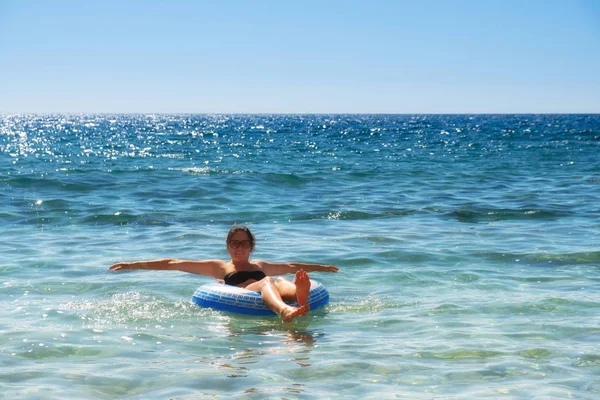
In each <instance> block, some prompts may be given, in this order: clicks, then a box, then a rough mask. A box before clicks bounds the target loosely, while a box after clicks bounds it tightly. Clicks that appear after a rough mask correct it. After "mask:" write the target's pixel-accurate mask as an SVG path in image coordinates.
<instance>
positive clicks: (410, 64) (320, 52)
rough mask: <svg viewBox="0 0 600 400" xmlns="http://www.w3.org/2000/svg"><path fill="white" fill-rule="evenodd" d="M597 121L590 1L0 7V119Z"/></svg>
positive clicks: (599, 81) (151, 1)
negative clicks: (347, 116)
mask: <svg viewBox="0 0 600 400" xmlns="http://www.w3.org/2000/svg"><path fill="white" fill-rule="evenodd" d="M15 112H16V113H21V112H40V113H46V112H73V113H79V112H122V113H128V112H148V113H152V112H164V113H172V112H174V113H191V112H198V113H529V112H531V113H554V112H564V113H576V112H581V113H598V112H600V0H563V1H556V0H519V1H517V0H489V1H488V0H471V1H466V0H448V1H443V0H440V1H430V0H424V1H417V0H414V1H403V0H397V1H393V0H389V1H384V0H379V1H378V0H361V1H354V0H346V1H341V0H340V1H333V0H332V1H327V0H321V1H312V0H303V1H287V0H273V1H261V0H247V1H241V0H240V1H228V0H206V1H202V0H197V1H193V0H189V1H183V0H172V1H167V0H165V1H158V0H147V1H141V0H119V1H112V0H103V1H92V0H89V1H84V0H78V1H69V0H53V1H50V0H46V1H43V0H38V1H36V0H0V113H15Z"/></svg>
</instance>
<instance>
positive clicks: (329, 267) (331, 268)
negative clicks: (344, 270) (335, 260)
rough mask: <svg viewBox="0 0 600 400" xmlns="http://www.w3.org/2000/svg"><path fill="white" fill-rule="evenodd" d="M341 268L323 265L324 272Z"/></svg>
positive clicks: (336, 270)
mask: <svg viewBox="0 0 600 400" xmlns="http://www.w3.org/2000/svg"><path fill="white" fill-rule="evenodd" d="M339 270H340V269H339V268H338V267H334V266H333V265H321V271H323V272H338V271H339Z"/></svg>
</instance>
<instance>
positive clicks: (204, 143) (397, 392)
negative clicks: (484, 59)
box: [0, 114, 600, 400]
mask: <svg viewBox="0 0 600 400" xmlns="http://www.w3.org/2000/svg"><path fill="white" fill-rule="evenodd" d="M234 224H246V225H248V226H249V227H250V228H251V229H252V230H253V231H254V233H255V235H256V237H257V246H256V249H255V252H254V255H253V257H254V258H260V259H265V260H271V261H300V262H315V263H325V264H332V265H336V266H337V267H339V268H340V271H339V272H338V273H312V274H311V278H312V279H315V280H318V281H319V282H321V283H323V284H324V285H325V286H326V287H327V288H328V290H329V293H330V296H331V301H330V304H329V305H328V306H327V307H325V309H324V310H322V311H321V310H319V311H317V312H314V313H312V314H310V315H309V316H308V317H306V318H302V319H299V320H296V321H295V322H294V323H291V324H283V323H281V322H280V321H279V320H278V319H277V318H276V317H272V318H270V317H259V318H257V317H244V316H237V315H233V314H227V313H223V312H219V311H214V310H210V309H201V308H199V307H198V306H196V305H194V304H193V303H191V296H192V294H193V292H194V290H195V289H196V288H198V287H199V286H200V285H202V284H205V283H208V282H212V281H213V279H212V278H209V277H205V276H199V275H193V274H186V273H183V272H167V271H127V272H113V271H108V270H107V268H108V267H109V266H110V265H111V264H113V263H116V262H119V261H135V260H151V259H157V258H165V257H171V258H182V259H214V258H220V259H225V258H226V257H227V252H226V249H225V235H226V233H227V231H228V229H229V228H230V227H231V226H232V225H234ZM0 257H1V262H0V397H4V398H7V399H65V398H73V399H75V398H77V399H204V398H215V399H220V398H223V399H230V398H236V399H283V398H285V399H337V398H356V399H378V400H381V399H396V398H400V399H484V398H485V399H490V398H493V399H590V400H592V399H593V400H596V399H598V398H600V115H184V114H181V115H142V114H139V115H138V114H136V115H0Z"/></svg>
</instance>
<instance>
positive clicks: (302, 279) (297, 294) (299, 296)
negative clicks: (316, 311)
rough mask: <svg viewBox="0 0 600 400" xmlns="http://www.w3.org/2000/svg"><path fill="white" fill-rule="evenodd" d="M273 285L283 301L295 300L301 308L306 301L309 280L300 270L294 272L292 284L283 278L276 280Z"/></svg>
mask: <svg viewBox="0 0 600 400" xmlns="http://www.w3.org/2000/svg"><path fill="white" fill-rule="evenodd" d="M275 285H276V286H277V289H278V290H279V294H280V295H281V298H282V299H283V300H284V301H294V300H296V301H297V302H298V304H300V305H302V306H303V305H305V304H306V302H307V301H308V293H309V292H310V279H309V278H308V274H307V273H306V272H305V271H304V270H302V269H301V270H299V271H298V272H296V277H295V279H294V282H290V281H288V280H287V279H285V278H277V280H276V281H275Z"/></svg>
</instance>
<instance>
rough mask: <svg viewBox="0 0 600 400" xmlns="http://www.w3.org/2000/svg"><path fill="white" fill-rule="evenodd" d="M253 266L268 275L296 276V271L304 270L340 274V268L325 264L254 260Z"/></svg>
mask: <svg viewBox="0 0 600 400" xmlns="http://www.w3.org/2000/svg"><path fill="white" fill-rule="evenodd" d="M251 262H252V264H256V265H258V266H259V267H261V268H262V270H263V272H264V273H265V274H266V275H269V276H271V275H283V274H295V273H296V271H298V270H301V269H303V270H304V271H306V272H338V271H339V268H338V267H334V266H333V265H325V264H306V263H299V262H290V263H273V262H268V261H264V260H252V261H251Z"/></svg>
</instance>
